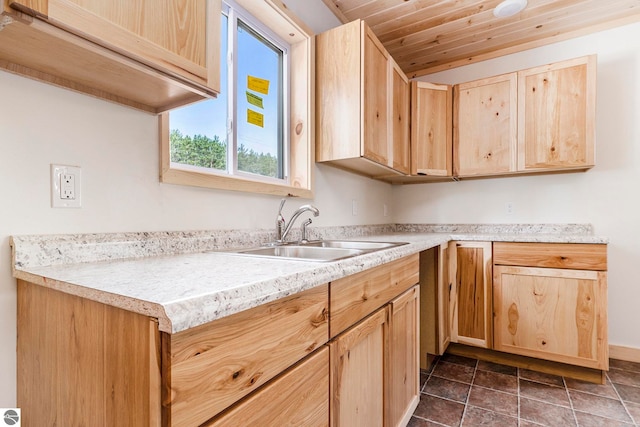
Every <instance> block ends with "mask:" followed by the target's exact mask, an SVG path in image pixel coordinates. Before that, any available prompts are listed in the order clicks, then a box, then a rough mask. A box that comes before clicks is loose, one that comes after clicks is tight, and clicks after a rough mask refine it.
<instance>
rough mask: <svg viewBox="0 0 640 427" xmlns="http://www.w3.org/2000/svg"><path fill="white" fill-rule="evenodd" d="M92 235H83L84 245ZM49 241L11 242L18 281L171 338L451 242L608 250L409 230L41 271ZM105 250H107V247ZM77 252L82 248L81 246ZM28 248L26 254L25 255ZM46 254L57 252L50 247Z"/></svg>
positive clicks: (582, 238) (577, 238)
mask: <svg viewBox="0 0 640 427" xmlns="http://www.w3.org/2000/svg"><path fill="white" fill-rule="evenodd" d="M86 236H87V235H83V237H84V238H85V240H87V239H86ZM101 236H102V235H101ZM127 237H129V236H127ZM50 239H59V237H58V236H53V237H50ZM65 239H68V236H65ZM45 240H47V238H46V237H44V238H43V236H37V237H36V236H23V237H21V236H18V237H15V236H14V237H13V238H12V247H13V249H14V267H13V268H14V276H15V277H16V278H18V279H23V280H26V281H29V282H32V283H36V284H39V285H42V286H47V287H50V288H53V289H57V290H60V291H63V292H67V293H70V294H73V295H77V296H80V297H84V298H88V299H91V300H94V301H98V302H102V303H105V304H109V305H112V306H116V307H120V308H123V309H126V310H129V311H133V312H137V313H141V314H144V315H148V316H151V317H155V318H157V319H158V321H159V328H160V330H161V331H164V332H169V333H176V332H180V331H183V330H186V329H189V328H192V327H194V326H198V325H201V324H204V323H207V322H210V321H212V320H215V319H218V318H221V317H224V316H228V315H230V314H233V313H236V312H239V311H242V310H246V309H249V308H252V307H256V306H258V305H260V304H264V303H266V302H270V301H274V300H276V299H279V298H282V297H285V296H288V295H292V294H294V293H297V292H300V291H303V290H306V289H310V288H313V287H315V286H318V285H321V284H324V283H327V282H330V281H332V280H336V279H338V278H341V277H345V276H348V275H351V274H355V273H357V272H360V271H363V270H366V269H369V268H372V267H376V266H378V265H381V264H384V263H387V262H390V261H393V260H396V259H399V258H402V257H405V256H407V255H411V254H414V253H418V252H420V251H423V250H426V249H429V248H432V247H434V246H438V245H440V244H442V243H446V242H448V241H450V240H476V241H480V240H481V241H514V242H553V243H607V240H606V239H605V238H602V237H597V236H593V235H590V234H584V233H581V234H564V233H559V234H554V233H534V234H526V233H503V232H496V233H428V232H426V233H425V232H407V231H403V232H394V233H384V234H371V235H367V236H358V237H353V236H350V237H349V240H371V241H391V242H409V244H407V245H403V246H397V247H394V248H391V249H386V250H381V251H377V252H372V253H368V254H364V255H360V256H356V257H353V258H347V259H344V260H339V261H335V262H307V261H298V260H279V259H272V258H261V257H254V256H244V255H237V254H230V253H225V252H219V251H205V252H197V253H186V254H184V253H183V254H173V255H155V256H146V257H141V258H129V259H126V258H124V259H122V258H120V259H112V258H117V257H114V256H107V257H106V259H108V260H103V261H88V262H87V261H84V262H67V263H56V262H50V263H49V265H39V264H43V262H44V261H43V262H34V261H33V260H34V258H37V256H34V255H33V253H32V252H29V250H31V249H33V244H34V241H38V242H39V244H41V242H43V241H45ZM129 240H130V239H129ZM129 243H130V242H129ZM56 244H57V245H59V242H58V243H56ZM87 244H88V245H90V242H89V243H87ZM102 244H105V245H107V244H108V242H102ZM30 245H31V246H30ZM78 245H79V246H80V248H81V247H82V245H81V244H79V243H78V242H76V246H78ZM137 245H138V247H139V246H140V245H139V244H138V243H137ZM23 247H24V248H28V250H25V251H23V249H22V248H23ZM48 250H50V251H51V249H50V248H49V249H48ZM58 252H60V251H58ZM85 252H86V251H85ZM67 261H68V260H67Z"/></svg>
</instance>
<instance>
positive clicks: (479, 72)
mask: <svg viewBox="0 0 640 427" xmlns="http://www.w3.org/2000/svg"><path fill="white" fill-rule="evenodd" d="M592 53H597V54H598V89H597V119H596V129H597V131H596V132H597V143H596V147H597V148H596V167H594V168H593V169H592V170H590V171H588V172H586V173H571V174H564V175H546V176H544V175H541V176H531V177H512V178H494V179H482V180H476V181H462V182H457V183H456V182H451V183H436V184H422V185H408V186H404V187H401V188H397V189H394V193H393V199H394V204H395V205H396V206H403V209H402V210H400V211H398V212H397V213H396V215H395V216H394V220H395V221H396V222H399V223H403V222H422V223H478V222H486V223H501V222H505V223H530V222H534V223H571V222H576V223H591V224H593V225H594V227H595V232H596V234H598V235H603V236H607V237H609V238H610V241H611V243H610V245H609V248H608V255H609V341H610V344H614V345H622V346H630V347H635V348H640V332H638V326H639V325H640V310H638V304H639V302H640V283H639V281H638V279H637V277H638V272H637V270H636V268H637V265H636V263H637V262H638V261H639V260H640V244H639V243H640V240H639V239H640V219H639V218H640V187H639V184H640V24H633V25H628V26H625V27H620V28H617V29H614V30H609V31H605V32H601V33H597V34H594V35H591V36H587V37H582V38H579V39H574V40H570V41H566V42H562V43H557V44H554V45H550V46H546V47H541V48H538V49H534V50H530V51H527V52H522V53H518V54H513V55H509V56H506V57H502V58H497V59H494V60H490V61H485V62H482V63H478V64H474V65H468V66H465V67H461V68H458V69H454V70H450V71H447V72H442V73H438V74H432V75H429V76H425V77H423V78H421V80H425V81H431V82H435V83H448V84H455V83H461V82H465V81H471V80H475V79H478V78H483V77H488V76H492V75H497V74H501V73H506V72H511V71H515V70H518V69H524V68H528V67H533V66H537V65H543V64H546V63H550V62H555V61H559V60H563V59H568V58H573V57H578V56H582V55H587V54H592ZM507 202H512V203H513V206H514V212H513V214H512V215H507V214H506V209H505V204H506V203H507Z"/></svg>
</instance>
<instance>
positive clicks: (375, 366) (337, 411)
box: [329, 307, 388, 427]
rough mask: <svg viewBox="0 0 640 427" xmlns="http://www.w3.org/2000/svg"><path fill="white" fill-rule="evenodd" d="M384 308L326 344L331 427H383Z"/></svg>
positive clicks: (385, 328)
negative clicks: (327, 347) (328, 359)
mask: <svg viewBox="0 0 640 427" xmlns="http://www.w3.org/2000/svg"><path fill="white" fill-rule="evenodd" d="M387 316H388V314H387V307H384V308H382V309H379V310H378V311H376V312H375V313H374V314H373V315H371V316H369V317H368V318H366V319H365V320H363V321H362V322H360V323H358V324H357V325H355V326H354V327H353V328H351V329H349V330H348V331H346V332H345V333H344V334H342V335H340V336H339V337H338V338H336V339H335V340H333V341H331V342H330V344H329V351H330V354H329V358H330V381H329V384H330V390H331V393H332V395H331V401H330V410H329V411H330V414H331V415H330V416H331V424H330V425H331V426H332V427H351V426H367V427H382V426H383V425H384V419H385V418H384V415H385V414H384V406H385V404H384V400H385V395H384V382H385V374H384V372H385V352H386V347H387V340H388V329H387V328H388V323H387Z"/></svg>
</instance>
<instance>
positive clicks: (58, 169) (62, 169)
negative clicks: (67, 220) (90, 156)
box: [51, 165, 82, 208]
mask: <svg viewBox="0 0 640 427" xmlns="http://www.w3.org/2000/svg"><path fill="white" fill-rule="evenodd" d="M66 174H69V175H73V177H74V181H75V185H74V187H75V188H74V193H75V197H74V198H73V199H65V198H63V197H62V194H61V193H62V185H61V178H62V175H66ZM81 190H82V169H80V166H65V165H51V207H53V208H80V207H82V191H81Z"/></svg>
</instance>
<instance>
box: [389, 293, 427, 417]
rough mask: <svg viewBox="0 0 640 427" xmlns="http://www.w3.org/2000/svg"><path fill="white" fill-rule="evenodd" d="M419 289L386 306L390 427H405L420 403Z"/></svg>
mask: <svg viewBox="0 0 640 427" xmlns="http://www.w3.org/2000/svg"><path fill="white" fill-rule="evenodd" d="M419 296H420V287H419V286H418V285H416V286H414V287H413V288H411V289H409V290H408V291H407V292H405V293H404V294H402V295H400V296H399V297H397V298H396V299H394V300H393V301H391V303H390V306H389V353H388V354H389V365H388V366H389V368H388V370H387V372H388V374H389V375H388V378H387V385H388V386H387V387H386V396H387V398H386V400H387V404H388V407H387V417H388V424H387V425H389V426H406V425H407V423H408V422H409V419H410V418H411V415H412V414H413V411H415V409H416V407H417V406H418V402H419V401H420V379H419V377H420V372H419V371H420V370H419V361H418V353H419V324H420V322H419V316H420V298H419Z"/></svg>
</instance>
